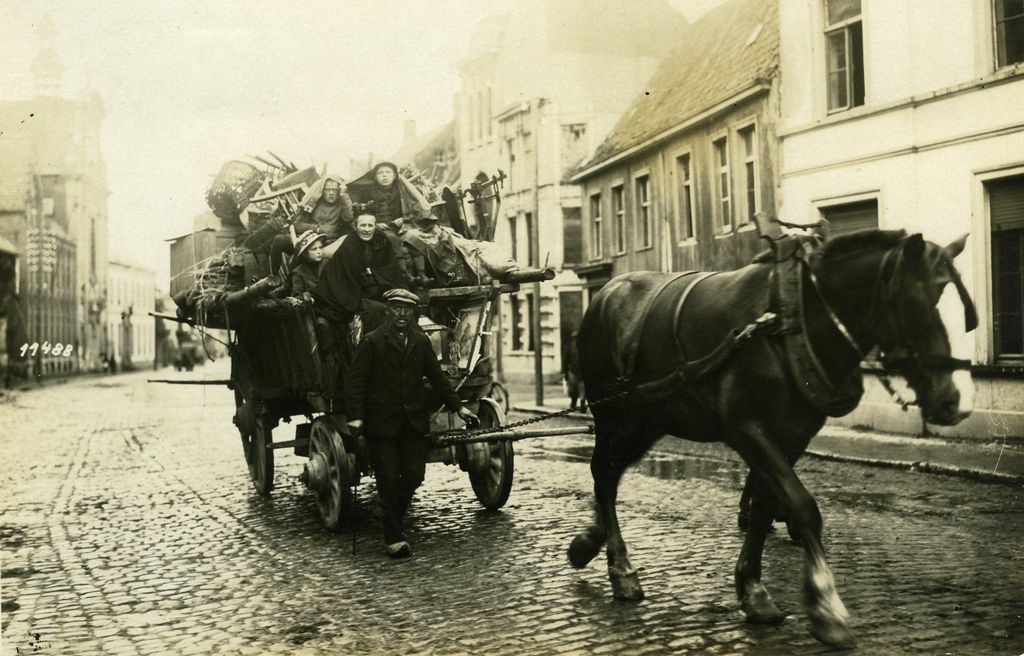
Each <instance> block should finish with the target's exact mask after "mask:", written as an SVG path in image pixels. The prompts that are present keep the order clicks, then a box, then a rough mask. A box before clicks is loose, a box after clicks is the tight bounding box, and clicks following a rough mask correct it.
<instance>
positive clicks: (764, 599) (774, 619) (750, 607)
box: [740, 584, 786, 624]
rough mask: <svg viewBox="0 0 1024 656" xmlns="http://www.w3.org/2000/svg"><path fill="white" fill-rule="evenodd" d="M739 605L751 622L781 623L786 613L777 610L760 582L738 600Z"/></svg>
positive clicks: (773, 601)
mask: <svg viewBox="0 0 1024 656" xmlns="http://www.w3.org/2000/svg"><path fill="white" fill-rule="evenodd" d="M740 605H741V606H742V607H743V613H744V614H745V615H746V616H747V622H749V623H751V624H782V622H783V621H785V619H786V614H785V613H783V612H782V611H781V610H779V607H778V606H776V605H775V600H774V599H772V596H771V595H770V594H768V590H766V589H765V587H764V586H763V585H760V584H758V585H757V586H755V587H754V588H753V589H752V590H751V591H750V592H749V593H747V596H746V597H745V598H743V599H741V600H740Z"/></svg>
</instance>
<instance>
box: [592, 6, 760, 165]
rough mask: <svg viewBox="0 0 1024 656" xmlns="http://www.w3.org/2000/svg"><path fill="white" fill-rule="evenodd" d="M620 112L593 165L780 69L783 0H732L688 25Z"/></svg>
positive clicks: (673, 125)
mask: <svg viewBox="0 0 1024 656" xmlns="http://www.w3.org/2000/svg"><path fill="white" fill-rule="evenodd" d="M681 40H682V42H681V43H680V44H679V45H678V46H676V48H674V49H673V50H672V52H670V53H669V55H668V56H667V57H666V58H665V59H664V60H662V62H661V63H660V64H659V65H658V68H657V70H656V71H655V72H654V75H652V76H651V79H650V80H649V81H648V83H647V84H646V85H645V88H644V90H643V91H642V92H641V93H640V95H639V96H637V98H636V99H635V100H634V101H633V103H632V104H631V105H630V106H629V109H627V110H626V112H625V113H624V114H623V115H622V116H621V117H620V118H619V121H618V122H617V123H616V124H615V127H614V128H613V129H612V131H611V132H610V133H609V134H608V136H607V137H606V138H605V140H604V142H603V143H602V144H601V145H600V146H599V147H598V148H597V151H596V152H595V153H594V156H593V157H591V158H590V159H589V160H588V161H587V162H586V163H584V164H583V165H582V166H580V167H579V169H577V170H580V171H582V170H584V169H589V168H591V167H594V166H597V165H599V164H601V163H602V162H604V161H606V160H608V159H611V158H612V157H614V156H615V155H617V154H619V153H621V152H623V151H625V150H628V149H629V148H632V147H634V146H636V145H638V144H640V143H642V142H644V141H646V140H647V139H650V138H651V137H654V136H656V135H658V134H660V133H662V132H665V131H666V130H669V129H671V128H673V127H675V126H677V125H679V124H681V123H683V122H685V121H686V120H688V119H690V118H692V117H694V116H697V115H699V114H700V113H701V112H703V111H706V110H707V109H709V108H711V107H714V106H715V105H717V104H719V103H721V102H723V101H725V100H727V99H729V98H730V97H732V96H734V95H736V94H737V93H739V92H741V91H743V90H745V89H747V88H749V87H750V86H752V85H753V84H755V83H756V82H758V81H762V80H765V79H768V78H771V77H772V76H773V75H774V74H775V72H776V70H777V69H778V58H779V54H778V52H779V26H778V0H727V1H726V2H724V3H723V4H721V5H720V6H718V7H717V8H715V9H713V10H712V11H710V12H708V13H707V14H705V15H704V16H703V17H701V18H700V20H698V21H697V22H695V23H693V24H692V25H691V26H689V28H687V29H686V30H685V31H684V32H683V34H682V36H681Z"/></svg>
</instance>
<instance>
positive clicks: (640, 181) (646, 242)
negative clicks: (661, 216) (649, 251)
mask: <svg viewBox="0 0 1024 656" xmlns="http://www.w3.org/2000/svg"><path fill="white" fill-rule="evenodd" d="M635 184H636V219H637V227H638V228H639V229H640V246H639V248H647V247H648V246H650V245H651V178H650V176H647V175H642V176H640V177H639V178H637V179H636V183H635Z"/></svg>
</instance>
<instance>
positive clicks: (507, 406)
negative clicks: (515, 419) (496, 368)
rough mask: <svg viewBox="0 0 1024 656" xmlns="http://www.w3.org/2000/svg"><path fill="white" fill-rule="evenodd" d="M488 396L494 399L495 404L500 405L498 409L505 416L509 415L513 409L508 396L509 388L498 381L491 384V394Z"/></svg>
mask: <svg viewBox="0 0 1024 656" xmlns="http://www.w3.org/2000/svg"><path fill="white" fill-rule="evenodd" d="M488 396H489V397H491V398H492V399H494V402H495V403H497V404H498V407H499V408H501V409H502V411H503V412H504V413H505V414H508V411H509V410H511V409H512V401H511V399H510V398H509V395H508V388H506V387H505V386H504V385H502V384H501V383H499V382H498V381H494V382H493V383H491V393H490V394H488Z"/></svg>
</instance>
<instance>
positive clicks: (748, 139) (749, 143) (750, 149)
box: [739, 125, 758, 223]
mask: <svg viewBox="0 0 1024 656" xmlns="http://www.w3.org/2000/svg"><path fill="white" fill-rule="evenodd" d="M739 135H740V142H741V143H742V144H743V188H744V191H745V192H746V196H745V198H744V199H743V200H744V203H745V205H746V207H745V208H744V212H743V220H742V221H741V223H749V222H751V221H753V220H754V214H755V213H756V212H757V209H758V207H757V132H756V129H755V128H754V126H753V125H749V126H747V127H745V128H743V129H741V130H740V131H739Z"/></svg>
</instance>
